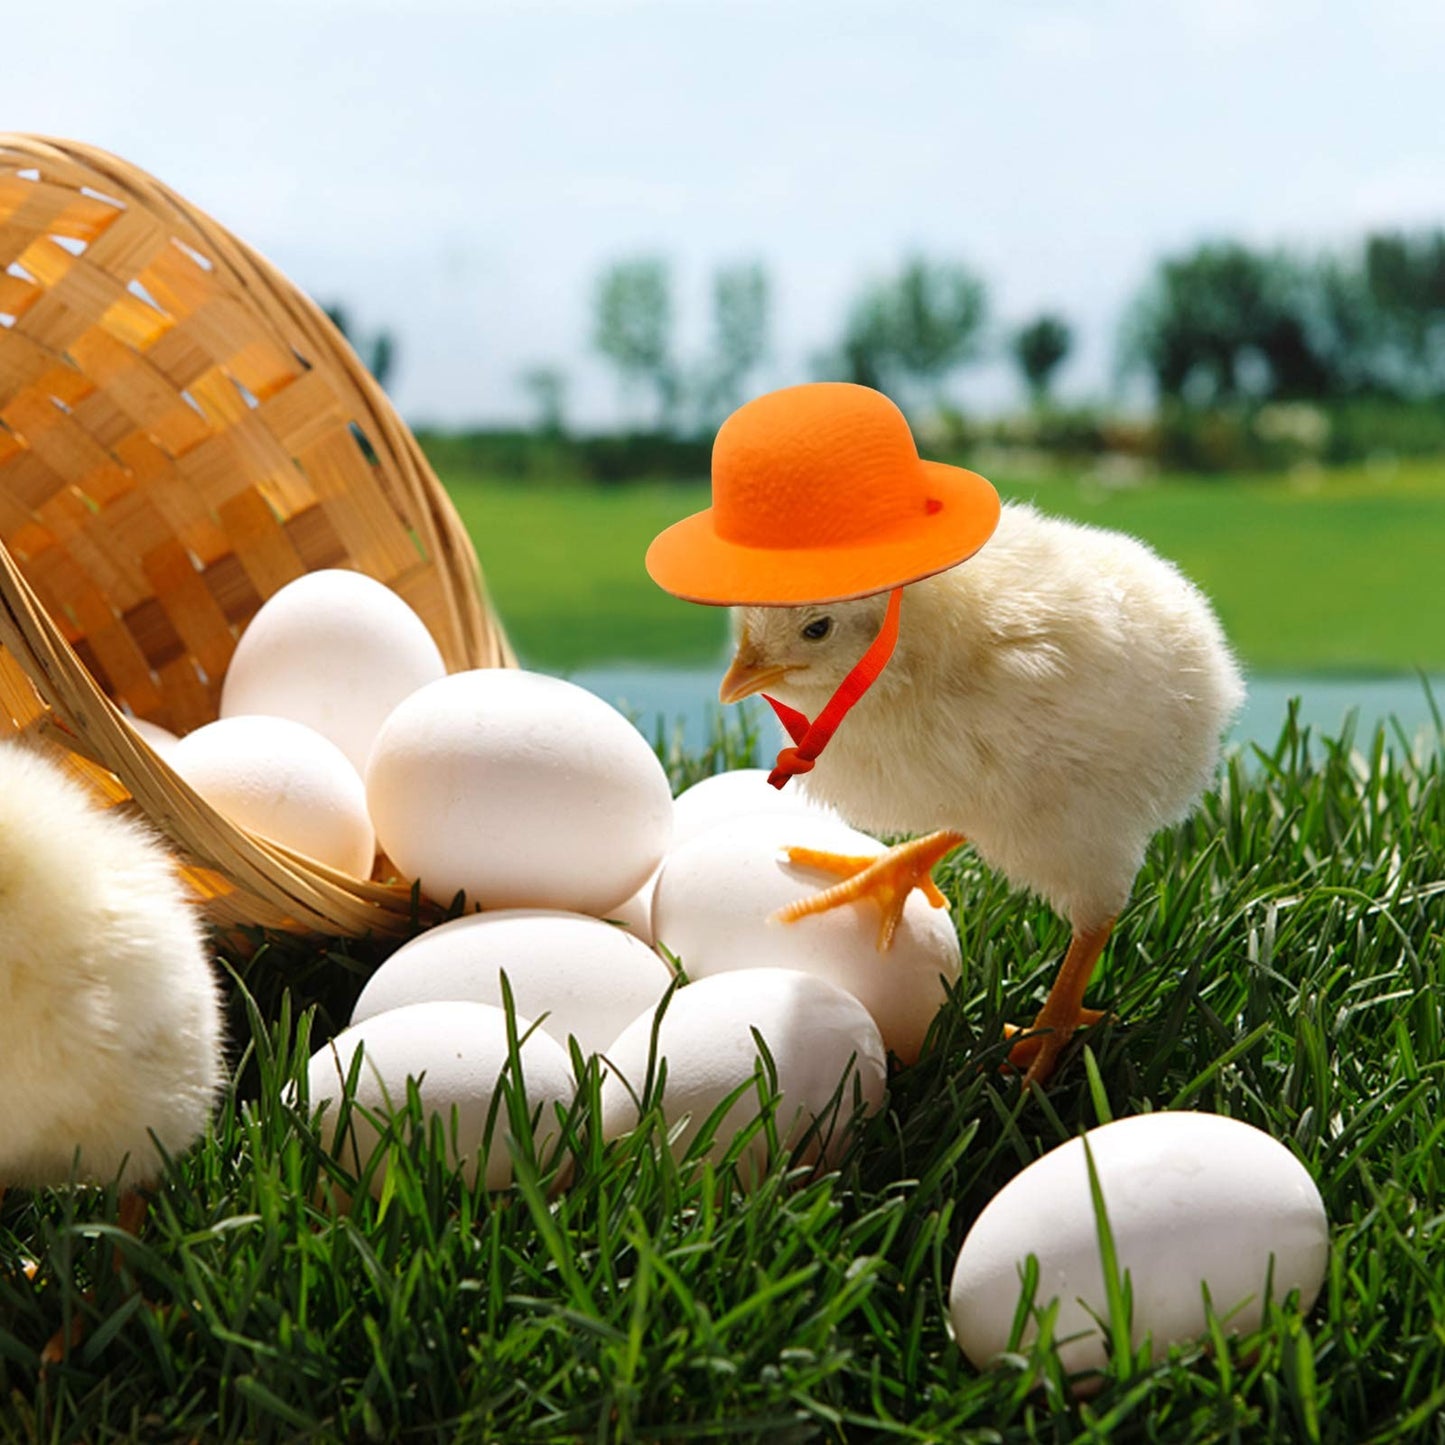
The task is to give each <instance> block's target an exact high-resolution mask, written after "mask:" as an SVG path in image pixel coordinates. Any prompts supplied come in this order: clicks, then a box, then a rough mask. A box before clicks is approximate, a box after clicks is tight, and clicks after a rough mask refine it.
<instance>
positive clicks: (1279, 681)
mask: <svg viewBox="0 0 1445 1445" xmlns="http://www.w3.org/2000/svg"><path fill="white" fill-rule="evenodd" d="M725 667H726V663H725V662H722V661H719V662H718V663H716V664H714V665H712V666H709V667H674V668H656V667H641V666H626V667H601V668H584V669H582V670H580V671H578V672H575V673H573V674H571V678H572V681H573V682H576V683H578V684H580V685H581V686H582V687H585V688H586V689H587V690H588V691H589V692H594V693H596V694H597V695H598V696H599V697H601V698H604V699H606V701H608V702H610V703H612V704H613V705H614V706H615V707H619V708H621V709H622V711H624V712H625V713H627V714H628V716H629V717H632V718H633V719H634V720H635V721H636V722H637V724H638V726H639V727H641V729H642V730H643V732H644V733H646V734H647V736H648V737H649V738H650V737H652V736H653V735H654V733H655V732H656V730H657V726H658V722H659V719H660V720H661V721H662V723H663V724H664V725H665V727H666V728H667V730H668V732H669V735H670V734H671V731H672V729H673V728H674V727H675V726H677V725H678V724H679V723H680V724H681V727H682V736H683V742H684V745H685V746H686V747H688V748H689V749H697V748H699V747H701V746H702V745H703V743H704V742H705V740H706V738H707V734H708V729H709V724H710V721H711V720H713V719H716V717H717V716H718V715H719V714H720V713H725V714H728V715H732V714H734V713H735V712H737V711H738V710H739V709H746V710H749V714H750V716H752V717H753V718H754V720H755V721H756V722H757V724H758V733H759V735H760V736H761V737H763V738H764V739H771V738H772V737H773V736H774V734H775V733H776V731H777V725H776V723H774V722H773V720H772V715H771V713H770V712H769V711H768V708H767V705H766V704H765V703H763V702H762V701H761V700H759V699H756V698H748V699H746V700H745V701H744V702H742V703H740V704H738V705H737V707H735V708H726V709H725V708H722V707H720V706H719V704H718V701H717V685H718V679H719V678H720V677H721V676H722V674H723V671H724V669H725ZM1430 686H1431V687H1432V688H1433V690H1434V694H1435V701H1436V703H1437V704H1438V705H1439V706H1440V708H1441V709H1442V711H1445V676H1436V677H1432V678H1431V679H1430ZM1293 697H1298V698H1299V699H1300V722H1301V724H1302V725H1304V726H1307V727H1309V728H1310V729H1311V730H1312V732H1313V733H1314V735H1315V736H1316V737H1320V736H1324V737H1338V736H1339V734H1340V731H1341V728H1342V727H1343V725H1344V722H1345V718H1346V715H1347V714H1348V713H1349V712H1350V711H1351V710H1352V709H1353V710H1354V711H1355V712H1356V713H1357V714H1358V718H1357V723H1356V736H1357V737H1361V738H1365V737H1369V736H1371V735H1373V733H1374V730H1375V726H1376V724H1377V723H1382V722H1385V721H1386V720H1387V719H1388V718H1390V717H1394V718H1395V719H1397V720H1398V722H1399V724H1400V726H1401V728H1402V729H1403V731H1404V733H1405V736H1406V737H1407V738H1409V739H1411V740H1414V739H1416V738H1417V737H1418V736H1420V735H1421V734H1422V733H1430V734H1433V731H1434V722H1433V720H1432V718H1431V714H1430V705H1429V701H1428V699H1427V697H1426V693H1425V687H1424V685H1423V684H1422V683H1421V681H1420V679H1419V678H1418V677H1414V676H1411V677H1374V678H1320V677H1275V676H1263V677H1253V678H1251V679H1250V680H1249V696H1248V699H1247V700H1246V702H1245V705H1244V709H1243V711H1242V712H1241V713H1240V716H1239V718H1238V720H1237V721H1236V723H1235V725H1234V727H1233V729H1232V730H1231V732H1230V735H1229V736H1230V740H1231V741H1234V742H1238V743H1243V744H1248V743H1258V744H1259V745H1260V746H1261V747H1272V746H1273V745H1274V743H1275V742H1276V741H1277V740H1278V738H1279V734H1280V729H1281V728H1282V727H1283V725H1284V719H1285V713H1286V710H1287V707H1288V704H1289V700H1290V699H1291V698H1293Z"/></svg>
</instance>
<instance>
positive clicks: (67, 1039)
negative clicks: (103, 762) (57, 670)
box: [0, 744, 222, 1191]
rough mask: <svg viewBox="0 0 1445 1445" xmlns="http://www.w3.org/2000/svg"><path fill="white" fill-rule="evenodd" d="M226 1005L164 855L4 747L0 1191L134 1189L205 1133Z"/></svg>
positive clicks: (21, 751)
mask: <svg viewBox="0 0 1445 1445" xmlns="http://www.w3.org/2000/svg"><path fill="white" fill-rule="evenodd" d="M221 1079H222V1073H221V1002H220V995H219V992H218V989H217V986H216V982H215V979H214V977H213V976H212V972H211V968H210V964H209V961H208V957H207V949H206V942H205V935H204V934H203V932H202V929H201V925H200V922H199V920H198V918H197V915H196V911H195V909H194V907H193V905H192V904H191V902H190V901H189V899H188V898H187V896H186V894H185V891H184V888H183V886H182V884H181V882H180V879H179V878H178V877H177V876H176V874H175V871H174V868H173V865H172V862H171V860H170V858H169V857H168V855H167V854H166V852H165V851H164V850H163V849H162V848H161V847H160V846H159V844H157V843H156V842H155V841H153V839H152V838H151V837H150V835H149V834H148V833H146V832H145V831H144V830H143V829H142V828H141V827H140V826H138V825H137V824H135V823H132V822H129V821H127V820H125V819H123V818H119V817H117V816H115V815H114V814H113V813H109V812H104V811H102V810H100V809H99V808H97V807H96V806H94V805H93V804H92V802H91V801H90V799H89V798H88V797H87V795H86V793H85V791H84V789H83V788H81V787H80V785H79V784H78V783H76V782H73V781H72V780H71V779H69V778H68V777H67V776H66V775H65V774H64V773H63V772H61V770H60V769H59V768H58V767H57V766H55V765H54V764H53V763H50V762H48V761H46V760H45V759H43V758H41V757H40V756H39V755H37V754H35V753H32V752H30V751H29V750H28V749H26V748H23V747H21V746H19V745H17V744H9V745H0V1100H3V1101H4V1107H3V1108H0V1191H3V1189H4V1187H5V1186H7V1185H9V1186H20V1187H24V1188H37V1187H42V1186H47V1185H64V1184H66V1183H68V1182H70V1181H71V1180H72V1179H74V1180H76V1181H78V1182H82V1183H95V1184H112V1183H115V1182H117V1181H119V1182H120V1184H121V1185H122V1186H123V1187H125V1188H127V1189H133V1188H134V1187H136V1186H138V1185H143V1184H146V1183H149V1182H151V1181H153V1180H154V1179H155V1178H156V1176H157V1174H158V1173H159V1171H160V1168H161V1158H160V1155H159V1154H158V1152H157V1150H156V1143H155V1141H153V1140H152V1138H151V1135H152V1134H154V1135H155V1140H157V1141H159V1143H160V1144H161V1145H162V1146H163V1147H164V1149H165V1150H166V1152H167V1153H170V1154H175V1153H179V1152H181V1151H183V1150H184V1149H186V1148H187V1147H188V1146H189V1145H190V1144H191V1143H193V1142H194V1141H195V1139H196V1138H197V1136H198V1135H200V1134H201V1133H202V1131H203V1130H204V1129H205V1127H206V1124H207V1122H208V1120H209V1118H210V1115H211V1109H212V1106H213V1104H214V1101H215V1096H216V1092H217V1090H218V1088H219V1087H220V1084H221Z"/></svg>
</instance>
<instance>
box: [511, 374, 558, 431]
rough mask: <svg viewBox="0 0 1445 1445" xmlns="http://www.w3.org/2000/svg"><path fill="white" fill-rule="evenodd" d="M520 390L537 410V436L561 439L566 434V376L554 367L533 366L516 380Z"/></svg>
mask: <svg viewBox="0 0 1445 1445" xmlns="http://www.w3.org/2000/svg"><path fill="white" fill-rule="evenodd" d="M518 379H519V380H520V381H521V383H522V388H523V390H525V391H526V392H527V393H528V394H529V395H530V396H531V398H532V401H533V403H534V404H535V405H536V408H537V425H536V431H537V433H538V435H540V436H545V437H561V436H565V435H566V434H567V424H566V403H567V374H566V373H565V372H564V371H562V370H561V368H559V367H556V366H534V367H532V368H530V370H527V371H524V372H523V373H522V375H521V376H520V377H519V378H518Z"/></svg>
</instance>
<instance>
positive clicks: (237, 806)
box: [166, 717, 376, 878]
mask: <svg viewBox="0 0 1445 1445" xmlns="http://www.w3.org/2000/svg"><path fill="white" fill-rule="evenodd" d="M166 761H167V762H168V763H170V765H171V767H173V768H174V769H175V770H176V772H178V773H179V774H180V775H181V777H183V778H184V779H185V780H186V782H188V783H189V784H190V785H191V786H192V787H193V788H194V789H195V790H196V791H197V792H198V793H199V794H200V795H201V796H202V797H203V798H204V799H205V800H206V801H207V802H208V803H209V804H210V805H211V806H212V807H213V808H215V809H216V811H217V812H218V813H222V814H224V815H225V816H226V817H227V818H229V819H230V820H231V821H232V822H233V823H235V824H236V825H237V826H238V827H241V828H245V829H246V830H247V831H249V832H252V833H259V834H260V835H261V836H262V837H263V838H269V839H271V841H272V842H274V843H281V844H283V845H284V846H285V847H287V848H291V849H294V850H295V851H296V852H297V853H304V854H306V856H307V857H308V858H315V859H317V860H318V861H319V862H322V863H325V864H327V865H328V866H329V867H332V868H337V869H340V870H341V872H343V873H350V874H351V875H352V876H353V877H356V878H366V877H369V876H370V874H371V868H372V862H373V860H374V859H375V857H376V838H375V835H374V834H373V833H372V828H371V820H370V819H369V818H368V817H367V814H366V790H365V788H364V787H363V786H362V783H361V779H360V778H359V777H358V776H357V773H356V769H355V768H353V767H352V766H351V764H350V763H349V762H348V761H347V759H346V755H345V754H344V753H343V752H342V751H341V749H340V748H338V747H337V746H336V744H335V743H332V742H328V741H327V739H325V738H324V737H322V736H321V734H320V733H317V732H313V731H312V730H311V729H310V728H308V727H303V726H302V724H300V723H298V722H292V721H290V720H289V719H288V718H279V717H233V718H221V719H220V720H219V721H217V722H213V723H207V724H206V725H205V727H200V728H197V729H196V730H195V731H194V732H190V733H187V734H186V735H185V737H183V738H182V739H181V740H180V741H179V742H178V743H177V744H176V745H175V747H174V748H173V749H172V750H171V754H170V757H169V758H167V759H166Z"/></svg>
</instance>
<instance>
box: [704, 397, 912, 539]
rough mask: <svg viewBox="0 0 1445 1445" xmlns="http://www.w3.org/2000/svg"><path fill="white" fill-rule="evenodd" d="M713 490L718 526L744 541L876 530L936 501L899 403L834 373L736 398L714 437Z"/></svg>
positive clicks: (862, 535) (882, 532) (880, 532)
mask: <svg viewBox="0 0 1445 1445" xmlns="http://www.w3.org/2000/svg"><path fill="white" fill-rule="evenodd" d="M712 499H713V525H714V527H715V528H716V530H717V535H718V536H719V537H722V538H724V539H725V540H726V541H729V542H733V543H736V544H738V545H741V546H745V547H778V548H792V547H814V548H816V547H828V546H837V545H840V544H842V545H846V544H848V543H851V542H858V541H863V540H871V539H876V538H879V537H881V536H886V535H887V534H888V533H889V532H890V531H891V530H893V529H894V528H895V527H897V526H899V525H901V524H904V523H908V522H912V521H914V520H915V519H916V518H918V517H919V515H920V514H922V513H925V512H929V511H932V510H934V508H935V507H936V506H937V503H936V502H932V501H931V499H930V498H929V496H928V485H927V481H926V474H925V472H924V469H923V466H922V464H921V463H920V461H919V459H918V448H917V447H916V446H915V445H914V441H913V433H912V432H911V431H909V429H908V422H907V419H906V418H905V417H904V415H903V413H902V412H901V411H900V410H899V409H898V408H897V406H895V405H894V404H893V402H891V401H890V400H889V399H888V398H887V397H886V396H884V395H883V393H882V392H879V391H874V390H873V389H872V388H871V387H866V386H856V385H854V384H852V383H851V382H830V381H823V382H810V383H807V384H805V385H802V386H790V387H784V388H783V389H782V390H781V391H774V392H769V393H768V394H767V395H765V396H760V397H758V398H756V399H755V400H753V401H750V402H748V403H746V404H745V405H744V406H742V407H739V409H738V410H737V411H735V412H734V413H733V414H732V415H731V416H730V417H729V418H728V419H727V420H726V421H725V422H724V423H723V424H722V426H721V427H720V428H719V430H718V434H717V439H716V441H715V442H714V443H713V452H712Z"/></svg>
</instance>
